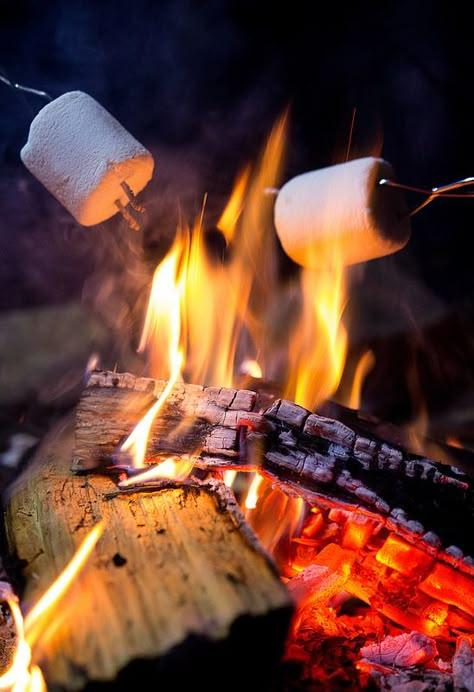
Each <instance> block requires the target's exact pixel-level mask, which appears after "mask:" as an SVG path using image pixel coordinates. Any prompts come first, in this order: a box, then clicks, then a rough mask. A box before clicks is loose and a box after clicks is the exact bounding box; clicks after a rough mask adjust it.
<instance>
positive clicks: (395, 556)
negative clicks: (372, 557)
mask: <svg viewBox="0 0 474 692" xmlns="http://www.w3.org/2000/svg"><path fill="white" fill-rule="evenodd" d="M376 558H377V560H378V561H379V562H381V563H382V564H383V565H386V566H387V567H391V568H392V569H395V570H397V572H400V573H401V574H404V575H405V576H407V577H416V576H421V575H423V574H425V573H426V572H427V571H428V570H429V569H430V568H431V567H432V566H433V564H434V558H432V557H430V556H429V555H427V554H426V553H424V552H423V551H422V550H419V549H418V548H415V546H413V545H410V543H407V542H406V541H404V540H403V538H400V537H399V536H395V534H393V533H392V534H390V536H389V537H388V538H387V540H386V541H385V543H384V544H383V546H382V547H381V548H380V550H379V551H378V553H377V555H376Z"/></svg>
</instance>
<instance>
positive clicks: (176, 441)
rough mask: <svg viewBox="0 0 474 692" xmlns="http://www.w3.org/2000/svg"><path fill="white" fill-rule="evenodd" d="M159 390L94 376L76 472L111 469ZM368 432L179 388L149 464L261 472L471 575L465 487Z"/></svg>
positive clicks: (80, 428)
mask: <svg viewBox="0 0 474 692" xmlns="http://www.w3.org/2000/svg"><path fill="white" fill-rule="evenodd" d="M164 386H165V383H164V382H160V381H155V380H152V379H149V378H137V377H134V376H133V375H129V374H117V373H111V372H106V371H104V372H102V371H98V372H95V373H93V374H92V376H91V378H90V380H89V383H88V386H87V387H86V389H85V390H84V393H83V396H82V398H81V401H80V403H79V406H78V410H77V426H76V442H75V448H74V455H73V457H74V461H73V470H74V471H83V470H90V469H93V468H97V467H100V466H101V464H104V463H105V464H106V465H110V463H111V459H112V457H113V455H114V453H116V451H117V449H118V447H119V445H120V443H121V442H122V441H123V440H124V439H125V438H126V436H127V435H128V434H129V433H130V432H131V430H132V429H133V427H134V425H135V424H136V423H137V422H138V421H139V420H140V418H141V417H142V416H143V414H144V413H145V412H146V411H147V410H148V408H149V407H150V406H151V404H152V403H153V402H154V401H155V399H156V397H157V396H159V395H160V393H161V392H162V391H163V388H164ZM374 429H375V433H370V426H369V427H368V425H367V423H366V425H365V426H364V428H363V431H361V430H362V428H361V427H356V426H353V427H349V426H348V425H346V424H344V423H342V422H341V421H339V420H335V419H332V418H328V417H324V416H321V415H318V414H315V413H311V412H310V411H308V410H306V409H304V408H303V407H301V406H298V405H296V404H294V403H293V402H290V401H285V400H280V399H278V400H275V401H273V403H270V404H269V403H268V398H267V400H266V401H263V400H262V398H261V397H260V396H259V395H258V394H257V393H256V392H252V391H249V390H234V389H226V388H217V387H202V386H198V385H185V384H179V385H176V386H175V387H174V388H173V390H172V394H171V396H170V398H169V400H168V401H167V403H166V405H165V407H164V409H163V411H162V412H161V414H160V416H159V417H158V418H157V419H156V421H155V422H154V424H153V428H152V431H151V436H150V441H149V457H150V458H149V461H154V460H159V458H160V455H164V454H169V453H172V454H176V453H179V454H182V453H196V454H197V465H198V466H200V467H202V468H204V469H207V470H213V469H223V468H236V469H241V470H253V469H255V468H257V467H258V468H259V470H260V472H261V473H263V474H265V475H267V476H268V477H270V478H272V479H273V480H275V481H276V482H278V483H280V484H281V485H282V487H286V488H287V489H288V490H289V491H290V492H296V493H297V494H299V495H301V496H303V497H304V498H305V499H307V500H308V501H310V502H313V503H316V504H318V505H320V506H323V507H328V508H331V507H333V506H335V505H336V506H337V507H343V508H348V509H350V510H357V511H358V512H359V513H363V514H365V515H367V516H369V517H372V518H375V519H377V521H380V520H382V521H383V522H384V523H386V524H387V525H388V526H389V528H390V529H391V530H394V531H397V532H398V533H400V534H401V535H403V536H404V537H406V538H407V540H410V541H412V542H416V543H417V544H421V545H422V546H423V547H424V548H425V549H426V550H428V551H430V552H436V553H438V552H439V551H440V549H441V548H442V549H443V554H445V556H446V559H447V560H448V562H453V561H454V562H455V563H456V564H458V563H459V564H461V563H462V564H461V567H462V568H463V569H465V570H467V571H468V572H469V573H470V572H471V571H473V564H474V562H473V560H472V559H471V558H470V557H465V556H466V555H467V556H470V555H473V554H474V536H473V534H472V532H471V531H470V530H469V527H470V526H471V524H472V520H473V517H474V493H473V482H472V480H471V478H470V477H469V476H467V475H466V474H465V473H464V472H463V471H462V470H461V469H460V468H459V467H455V466H450V465H448V464H445V463H441V462H439V461H436V460H432V459H428V458H426V457H423V456H421V455H417V454H414V453H412V452H409V451H407V450H406V449H405V448H404V447H402V446H400V445H395V444H393V443H392V442H390V441H389V442H387V441H385V440H384V439H382V438H381V437H380V436H379V434H378V433H380V430H381V428H380V426H378V427H377V426H374ZM170 431H171V433H170ZM392 439H393V437H392ZM104 460H105V462H104Z"/></svg>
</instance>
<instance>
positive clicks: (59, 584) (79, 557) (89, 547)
mask: <svg viewBox="0 0 474 692" xmlns="http://www.w3.org/2000/svg"><path fill="white" fill-rule="evenodd" d="M103 532H104V524H103V522H99V523H98V524H96V525H95V526H94V527H93V528H92V529H91V531H89V533H88V534H87V536H86V537H85V538H84V540H83V541H82V542H81V544H80V545H79V547H78V549H77V551H76V552H75V554H74V555H73V557H72V559H71V560H70V562H69V563H68V564H67V565H66V567H65V568H64V570H63V571H62V572H61V574H60V575H59V576H58V578H57V579H56V580H55V581H54V582H53V583H52V584H51V586H50V587H49V589H48V590H47V591H46V592H45V593H44V594H43V595H42V596H41V598H40V599H39V600H38V601H37V603H36V604H35V605H34V606H33V607H32V609H31V610H30V611H29V612H28V613H27V615H26V617H25V623H24V629H25V638H26V641H27V642H28V644H29V645H30V647H31V646H33V645H34V643H35V642H36V640H37V639H38V636H39V635H40V634H41V632H42V630H43V628H44V626H45V625H46V621H47V619H48V616H49V614H50V611H51V609H52V608H53V606H55V605H56V604H57V602H58V600H59V599H60V598H61V597H62V596H63V595H64V593H65V592H66V590H67V589H68V587H69V586H70V584H71V583H72V581H73V579H74V578H75V577H76V576H77V574H78V572H79V571H80V569H81V568H82V567H83V565H84V563H85V562H86V560H87V558H88V557H89V555H90V554H91V552H92V551H93V549H94V547H95V545H96V543H97V541H98V540H99V538H100V537H101V536H102V534H103Z"/></svg>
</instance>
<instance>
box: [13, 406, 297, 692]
mask: <svg viewBox="0 0 474 692" xmlns="http://www.w3.org/2000/svg"><path fill="white" fill-rule="evenodd" d="M74 428H75V420H74V418H73V419H71V420H68V421H67V422H64V423H63V425H62V427H61V429H59V430H58V429H56V430H54V431H53V432H52V433H51V435H50V436H49V437H48V438H47V439H46V440H45V441H44V443H43V444H42V445H41V446H40V448H39V449H38V450H37V452H36V454H35V456H34V458H33V459H32V461H31V462H30V463H29V464H28V467H27V468H26V469H25V471H24V472H23V473H22V475H21V476H20V477H19V478H18V479H17V480H16V482H14V483H13V484H12V485H11V486H10V488H9V491H8V494H7V495H6V496H5V498H4V504H5V524H6V539H7V546H8V553H9V558H10V559H9V562H8V564H9V565H10V570H9V571H10V572H11V573H12V574H13V575H16V576H17V577H18V576H21V584H22V587H21V588H20V585H19V586H18V591H19V592H20V593H21V603H22V608H23V610H24V611H28V610H29V609H30V608H31V607H32V606H33V605H34V604H35V603H36V602H37V601H38V599H39V597H40V596H41V595H42V594H43V593H44V591H45V590H46V589H47V588H48V587H49V586H50V584H51V583H52V582H53V580H54V579H55V578H56V577H57V576H58V574H59V573H60V572H61V570H62V569H63V568H64V567H65V566H66V564H67V563H68V561H69V560H70V558H71V557H72V556H73V554H74V552H75V550H76V548H77V546H78V544H79V543H80V542H81V540H82V539H83V537H84V536H85V534H87V532H88V531H89V530H90V529H91V527H93V526H94V525H95V524H96V523H97V522H99V521H102V522H103V523H104V532H103V535H102V537H101V538H100V539H99V541H98V543H97V545H96V547H95V548H94V551H93V553H92V555H91V556H90V558H89V560H88V562H87V564H86V565H85V566H84V567H83V569H82V571H81V572H80V573H79V574H78V576H77V577H76V578H75V579H74V582H73V584H72V586H71V587H70V588H69V590H68V592H67V595H66V596H64V597H63V598H62V600H61V601H60V603H59V604H58V606H57V607H56V608H54V607H53V608H52V611H51V614H50V615H49V616H48V620H49V623H48V624H47V626H45V629H44V632H42V633H41V635H40V636H39V637H38V639H37V643H36V645H35V646H34V648H33V656H34V659H35V661H37V662H38V663H39V664H40V666H41V668H42V670H43V672H44V675H45V678H46V682H47V684H48V687H50V688H51V689H59V690H79V689H84V688H85V687H86V686H87V685H94V689H96V686H100V685H101V684H104V685H105V687H106V688H107V689H109V686H110V685H111V684H112V683H113V684H114V689H131V687H132V686H133V685H136V684H137V681H138V679H139V678H140V679H142V676H143V675H145V676H146V679H147V680H148V681H149V684H152V685H153V686H154V687H156V688H158V686H160V688H161V689H172V688H173V689H174V688H176V689H187V688H188V687H189V688H190V686H191V685H192V686H193V687H196V688H201V687H205V688H206V689H212V690H217V689H222V687H226V688H227V687H228V684H227V678H229V680H230V682H229V685H230V687H229V689H237V688H239V689H242V688H244V687H245V685H246V683H248V675H249V673H248V670H253V671H254V673H253V675H254V676H255V677H254V678H253V681H251V682H250V683H249V684H250V685H253V684H255V685H257V686H258V685H262V687H261V689H266V688H265V687H264V685H266V684H271V681H272V680H273V679H274V678H275V676H276V674H277V673H276V671H277V669H278V666H279V662H280V660H281V654H282V648H283V643H284V639H285V636H286V632H287V628H288V625H289V621H290V617H291V613H292V603H291V600H290V597H289V595H288V593H287V591H286V589H285V587H284V585H283V583H282V582H281V580H280V578H279V574H278V572H277V570H276V568H275V565H274V563H273V562H272V560H271V559H270V558H269V556H268V555H267V554H266V552H265V551H264V550H263V549H262V548H261V546H260V544H259V543H258V541H257V539H256V537H255V535H254V534H253V532H252V531H251V530H250V529H249V527H248V526H247V525H246V524H245V522H244V519H243V515H242V514H241V512H240V509H239V507H238V505H237V503H236V500H235V497H234V495H233V494H232V492H231V491H230V490H229V489H228V488H227V487H226V486H225V485H224V484H223V483H221V482H220V481H218V480H217V479H215V478H211V479H208V480H205V481H202V482H199V481H198V480H194V481H193V482H191V483H188V484H186V485H179V484H178V485H176V484H174V483H173V482H169V483H167V484H165V485H163V487H161V488H159V489H156V488H155V490H154V491H150V490H147V491H143V492H140V491H136V492H133V493H127V494H124V495H120V494H119V495H115V496H114V493H113V490H114V489H115V488H116V485H115V483H114V482H113V480H112V479H111V478H110V477H107V476H105V475H100V474H94V475H88V476H87V477H85V476H83V475H78V474H75V473H72V472H71V463H72V454H73V447H74ZM111 491H112V492H111ZM14 564H16V565H17V569H16V570H14V569H13V565H14ZM18 567H19V569H18ZM19 573H20V574H19ZM16 583H18V584H20V582H16ZM251 689H258V687H251Z"/></svg>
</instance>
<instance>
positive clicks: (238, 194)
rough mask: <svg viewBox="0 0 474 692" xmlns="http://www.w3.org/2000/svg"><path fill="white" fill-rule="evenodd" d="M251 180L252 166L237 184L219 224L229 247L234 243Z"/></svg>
mask: <svg viewBox="0 0 474 692" xmlns="http://www.w3.org/2000/svg"><path fill="white" fill-rule="evenodd" d="M249 179H250V166H247V167H246V168H244V170H243V171H242V173H241V174H240V176H239V177H238V179H237V182H236V183H235V186H234V190H233V192H232V195H231V196H230V199H229V201H228V202H227V206H226V208H225V209H224V211H223V212H222V214H221V217H220V219H219V221H218V222H217V228H219V229H220V230H221V231H222V233H223V235H224V237H225V239H226V243H227V245H228V244H229V243H230V242H231V241H232V239H233V237H234V233H235V229H236V226H237V222H238V220H239V217H240V215H241V214H242V211H243V207H244V197H245V191H246V189H247V185H248V182H249Z"/></svg>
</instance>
